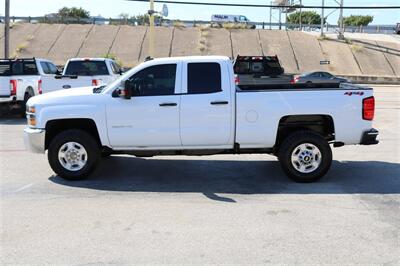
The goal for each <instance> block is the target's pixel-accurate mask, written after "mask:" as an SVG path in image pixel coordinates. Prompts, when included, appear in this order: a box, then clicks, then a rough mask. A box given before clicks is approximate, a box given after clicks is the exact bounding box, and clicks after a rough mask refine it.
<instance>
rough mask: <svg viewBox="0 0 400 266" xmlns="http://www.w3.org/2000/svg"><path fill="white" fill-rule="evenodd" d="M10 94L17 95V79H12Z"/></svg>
mask: <svg viewBox="0 0 400 266" xmlns="http://www.w3.org/2000/svg"><path fill="white" fill-rule="evenodd" d="M10 95H11V96H13V95H17V80H15V79H11V80H10Z"/></svg>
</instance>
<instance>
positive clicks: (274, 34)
mask: <svg viewBox="0 0 400 266" xmlns="http://www.w3.org/2000/svg"><path fill="white" fill-rule="evenodd" d="M1 34H2V32H0V38H1ZM148 38H149V30H148V27H146V26H126V25H122V26H113V25H50V24H20V25H16V26H14V27H13V28H12V30H11V50H12V51H14V53H15V50H18V49H17V48H21V46H22V47H23V49H19V51H18V56H19V57H22V56H23V57H32V56H36V57H45V58H49V59H51V60H53V61H55V62H56V63H57V64H64V63H65V62H66V60H67V59H69V58H71V57H77V56H79V57H99V56H103V55H105V54H107V53H111V54H113V55H115V56H116V57H117V58H119V60H120V61H121V62H122V63H123V64H124V65H125V66H134V65H136V64H138V63H139V62H142V61H144V59H145V58H146V57H147V56H148V42H149V40H148ZM2 40H3V39H2ZM3 48H4V43H3V42H1V43H0V52H1V53H3ZM154 51H155V56H156V57H168V56H184V55H226V56H229V57H236V55H238V54H241V55H262V54H264V55H278V56H279V58H280V60H281V63H282V65H283V67H284V68H285V70H286V72H287V73H294V74H296V73H303V72H306V71H313V70H326V71H330V72H332V73H334V74H341V75H353V76H359V75H364V76H365V75H367V76H399V75H400V42H397V43H396V42H388V41H375V40H369V41H365V40H352V41H350V42H341V41H338V40H334V39H318V38H317V36H313V35H311V34H307V33H303V32H297V31H277V30H227V29H214V28H201V27H196V28H174V27H156V28H155V47H154ZM322 60H329V61H330V62H331V64H330V65H320V61H322Z"/></svg>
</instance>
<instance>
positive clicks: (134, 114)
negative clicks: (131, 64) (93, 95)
mask: <svg viewBox="0 0 400 266" xmlns="http://www.w3.org/2000/svg"><path fill="white" fill-rule="evenodd" d="M177 73H179V74H178V77H180V76H181V74H180V73H181V64H180V63H178V64H175V63H168V64H161V65H154V66H149V67H147V68H144V69H142V70H140V71H139V72H137V73H135V74H133V75H132V76H131V77H130V78H129V79H130V80H131V81H132V82H133V83H134V87H135V88H136V91H135V93H134V94H133V95H132V98H131V99H129V100H127V99H122V98H119V97H116V98H112V100H111V102H110V103H109V104H107V106H106V113H107V129H108V137H109V141H110V143H111V146H112V147H113V148H130V149H145V148H163V147H165V148H172V147H175V148H176V147H181V139H180V136H179V107H180V97H181V96H180V93H181V79H180V78H176V77H177Z"/></svg>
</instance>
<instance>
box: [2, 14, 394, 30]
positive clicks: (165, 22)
mask: <svg viewBox="0 0 400 266" xmlns="http://www.w3.org/2000/svg"><path fill="white" fill-rule="evenodd" d="M0 20H1V21H2V22H3V21H4V16H0ZM10 20H11V21H12V22H17V21H22V22H27V23H65V24H120V25H147V24H146V23H145V22H144V21H143V20H141V19H131V18H130V19H123V18H102V17H92V18H84V19H83V18H57V17H50V16H39V17H30V16H28V17H26V16H11V17H10ZM176 22H179V23H183V24H184V25H185V26H188V27H191V26H192V27H193V26H197V25H207V24H216V23H215V22H212V21H206V20H169V19H162V20H156V26H161V25H162V26H172V25H174V23H176ZM249 25H255V26H256V27H257V28H260V29H289V30H300V26H301V30H304V31H319V30H320V28H321V25H320V24H302V25H300V24H292V23H279V22H250V23H249ZM394 27H395V26H394V25H368V26H345V28H344V31H345V32H360V33H383V34H393V33H394ZM324 30H325V31H326V32H338V31H339V25H330V24H326V25H325V27H324Z"/></svg>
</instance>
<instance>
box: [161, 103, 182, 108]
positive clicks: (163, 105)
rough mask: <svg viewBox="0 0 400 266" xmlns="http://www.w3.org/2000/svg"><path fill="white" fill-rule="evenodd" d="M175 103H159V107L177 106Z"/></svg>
mask: <svg viewBox="0 0 400 266" xmlns="http://www.w3.org/2000/svg"><path fill="white" fill-rule="evenodd" d="M177 105H178V104H177V103H160V106H161V107H168V106H177Z"/></svg>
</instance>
